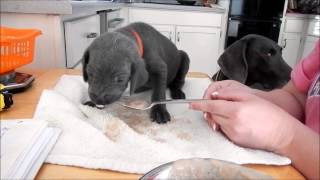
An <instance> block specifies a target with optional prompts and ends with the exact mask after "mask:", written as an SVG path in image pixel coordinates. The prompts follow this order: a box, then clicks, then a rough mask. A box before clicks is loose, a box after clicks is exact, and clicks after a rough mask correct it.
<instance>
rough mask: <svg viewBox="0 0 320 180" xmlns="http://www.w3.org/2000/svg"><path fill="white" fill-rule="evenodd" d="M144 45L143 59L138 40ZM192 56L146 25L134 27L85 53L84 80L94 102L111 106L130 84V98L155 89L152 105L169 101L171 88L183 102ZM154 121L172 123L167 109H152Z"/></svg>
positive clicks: (111, 35)
mask: <svg viewBox="0 0 320 180" xmlns="http://www.w3.org/2000/svg"><path fill="white" fill-rule="evenodd" d="M132 31H135V32H137V33H138V34H139V36H140V38H141V40H142V43H143V48H144V52H143V56H142V57H140V54H139V45H138V44H137V39H136V37H135V36H134V34H133V33H132ZM189 63H190V61H189V58H188V55H187V54H186V53H185V52H184V51H181V50H178V49H177V47H176V46H175V45H174V44H173V43H172V42H171V41H170V40H169V39H168V38H166V37H165V36H163V35H162V34H161V33H159V32H158V31H157V30H155V29H154V28H153V27H151V26H150V25H148V24H145V23H140V22H138V23H133V24H130V25H128V26H126V27H123V28H120V29H118V30H116V31H115V32H108V33H104V34H102V35H101V36H100V37H98V38H97V39H95V40H94V41H93V42H92V44H91V45H90V46H89V47H88V48H87V50H86V51H85V53H84V55H83V58H82V64H83V78H84V80H85V81H87V82H88V84H89V88H88V91H89V96H90V99H91V101H92V102H89V103H87V104H89V105H90V104H91V105H94V104H103V105H105V104H110V103H113V102H114V101H117V100H118V99H119V98H120V97H121V95H122V94H123V92H124V91H125V89H126V88H127V86H128V84H129V82H130V94H133V93H135V92H140V91H143V90H146V89H150V88H151V89H152V97H151V101H160V100H164V99H166V93H165V92H166V88H167V87H169V89H170V93H171V97H172V98H173V99H183V98H185V94H184V93H183V92H182V90H181V88H182V86H183V84H184V82H185V77H186V74H187V72H188V70H189ZM150 116H151V119H152V120H153V121H156V122H157V123H166V122H168V121H170V114H169V113H168V111H167V109H166V106H165V105H156V106H154V107H153V108H152V109H151V113H150Z"/></svg>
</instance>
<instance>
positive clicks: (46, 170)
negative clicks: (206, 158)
mask: <svg viewBox="0 0 320 180" xmlns="http://www.w3.org/2000/svg"><path fill="white" fill-rule="evenodd" d="M17 71H19V72H26V73H29V74H33V75H34V76H35V81H34V82H33V85H32V86H31V87H30V88H29V89H27V90H26V91H24V92H22V93H18V94H14V96H13V100H14V105H13V106H12V107H11V108H10V109H8V110H7V111H4V112H1V114H0V119H15V118H32V117H33V113H34V111H35V108H36V106H37V103H38V101H39V98H40V95H41V92H42V90H43V89H50V88H52V87H54V85H55V84H56V82H57V80H58V79H59V77H60V76H61V75H63V74H72V75H76V74H80V72H79V70H70V69H52V70H31V69H18V70H17ZM190 76H192V77H203V75H201V74H198V73H191V74H190ZM244 166H246V167H250V168H253V169H256V170H258V171H262V172H264V173H267V174H269V175H271V176H273V177H275V178H276V179H290V180H291V179H305V178H304V177H303V176H302V175H301V174H300V173H299V172H298V171H297V170H296V169H295V168H294V167H292V166H290V165H288V166H267V165H257V164H248V165H244ZM139 177H141V175H139V174H128V173H122V172H115V171H110V170H93V169H85V168H79V167H71V166H60V165H53V164H47V163H45V164H44V165H42V167H41V169H40V171H39V173H38V175H37V177H36V178H37V179H138V178H139Z"/></svg>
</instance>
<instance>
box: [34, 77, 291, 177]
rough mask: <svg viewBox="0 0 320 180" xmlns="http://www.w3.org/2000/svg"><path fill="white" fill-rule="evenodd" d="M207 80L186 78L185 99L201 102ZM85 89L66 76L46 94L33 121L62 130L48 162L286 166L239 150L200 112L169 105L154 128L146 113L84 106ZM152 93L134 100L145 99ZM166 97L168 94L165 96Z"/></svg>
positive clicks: (115, 166)
mask: <svg viewBox="0 0 320 180" xmlns="http://www.w3.org/2000/svg"><path fill="white" fill-rule="evenodd" d="M209 83H210V81H209V80H208V79H201V78H187V80H186V84H185V86H184V92H185V93H186V96H187V98H201V97H202V95H203V92H204V90H205V89H206V88H207V86H208V85H209ZM87 87H88V85H87V84H86V83H84V82H83V80H82V77H80V76H70V75H64V76H62V77H61V79H60V80H59V82H58V83H57V85H56V87H55V88H54V89H53V90H44V92H43V93H42V95H41V98H40V101H39V104H38V106H37V110H36V112H35V116H34V118H35V119H38V120H45V121H48V122H49V123H51V125H54V126H56V127H60V128H61V129H62V130H63V132H62V135H61V136H60V138H59V140H58V142H57V144H56V145H55V147H54V149H53V150H52V152H51V153H50V155H49V156H48V158H47V160H46V162H49V163H54V164H61V165H73V166H80V167H86V168H97V169H110V170H115V171H121V172H129V173H146V172H147V171H149V170H150V169H152V168H154V167H156V166H158V165H161V164H163V163H166V162H169V161H173V160H177V159H181V158H192V157H202V158H214V159H219V160H225V161H229V162H234V163H238V164H244V163H254V164H272V165H287V164H290V162H291V161H290V159H288V158H287V157H283V156H279V155H276V154H274V153H270V152H266V151H261V150H254V149H248V148H242V147H239V146H237V145H235V144H233V143H232V142H231V141H229V140H228V139H227V138H226V137H225V136H224V135H222V134H221V133H220V132H214V131H212V130H211V129H210V128H209V127H208V125H207V122H206V121H205V120H204V119H203V116H202V113H201V112H196V111H192V110H189V109H188V105H187V104H184V105H181V104H180V105H168V106H167V108H168V110H169V112H170V114H171V115H172V120H171V121H170V122H168V123H166V124H157V123H154V122H151V121H150V119H149V115H148V113H149V111H135V110H128V109H126V108H124V107H121V106H119V105H117V104H113V105H109V106H107V107H106V108H105V109H102V110H99V109H96V108H91V107H89V106H84V105H82V103H83V102H85V101H86V100H88V99H89V98H88V93H87ZM149 96H150V92H145V93H141V94H138V95H136V96H135V97H134V98H146V97H149ZM167 97H170V96H167Z"/></svg>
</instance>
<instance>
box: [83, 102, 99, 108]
mask: <svg viewBox="0 0 320 180" xmlns="http://www.w3.org/2000/svg"><path fill="white" fill-rule="evenodd" d="M83 105H86V106H90V107H96V105H95V104H94V103H93V102H92V101H87V102H85V103H84V104H83Z"/></svg>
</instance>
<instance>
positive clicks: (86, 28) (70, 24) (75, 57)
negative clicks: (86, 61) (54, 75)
mask: <svg viewBox="0 0 320 180" xmlns="http://www.w3.org/2000/svg"><path fill="white" fill-rule="evenodd" d="M64 30H65V45H66V58H67V64H66V65H67V68H73V66H74V65H75V64H76V63H77V62H78V61H79V60H80V59H81V58H82V56H83V53H84V51H85V50H86V48H87V47H88V46H89V45H90V44H91V43H92V41H93V40H94V39H95V38H96V37H98V36H99V35H100V17H99V15H97V14H96V15H92V16H88V17H84V18H81V19H77V20H72V21H66V22H64ZM76 67H77V68H80V67H81V65H80V64H79V65H78V66H76Z"/></svg>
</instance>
